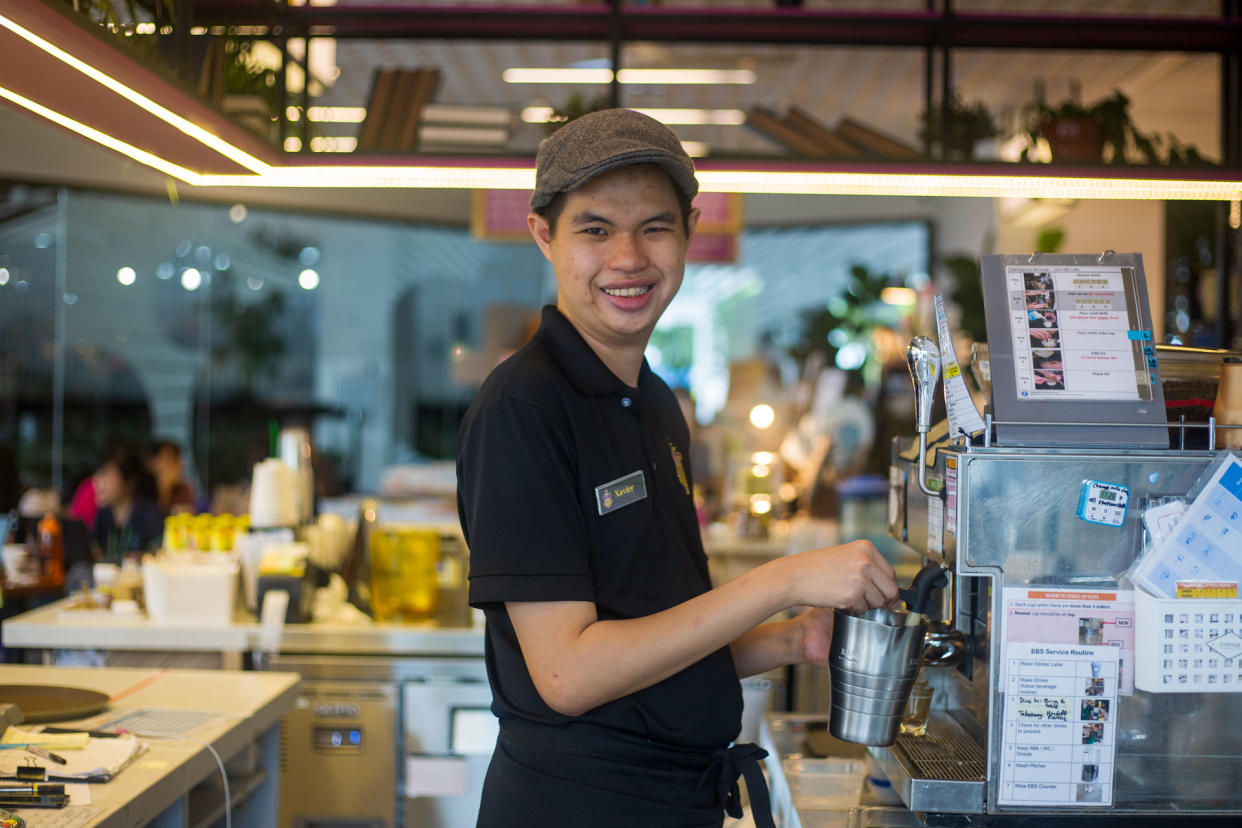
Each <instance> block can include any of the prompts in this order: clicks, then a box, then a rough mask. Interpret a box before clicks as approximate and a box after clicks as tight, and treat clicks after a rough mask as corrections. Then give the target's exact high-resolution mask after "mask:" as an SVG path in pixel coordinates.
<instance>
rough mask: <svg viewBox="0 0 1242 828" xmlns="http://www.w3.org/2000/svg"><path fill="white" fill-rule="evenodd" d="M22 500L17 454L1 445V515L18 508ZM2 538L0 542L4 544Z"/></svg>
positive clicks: (11, 448) (10, 448)
mask: <svg viewBox="0 0 1242 828" xmlns="http://www.w3.org/2000/svg"><path fill="white" fill-rule="evenodd" d="M21 499H22V479H21V476H20V475H19V474H18V473H17V454H16V453H15V452H14V451H13V447H12V446H9V445H0V515H5V514H8V513H9V512H11V511H13V510H14V509H16V508H17V504H18V501H20V500H21ZM3 540H4V539H3V538H0V542H3Z"/></svg>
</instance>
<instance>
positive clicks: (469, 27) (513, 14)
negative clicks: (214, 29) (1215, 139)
mask: <svg viewBox="0 0 1242 828" xmlns="http://www.w3.org/2000/svg"><path fill="white" fill-rule="evenodd" d="M617 17H618V18H619V19H618V20H617V22H616V23H615V25H619V26H620V28H621V36H622V38H623V39H625V40H637V41H654V42H682V43H777V44H780V43H785V44H804V45H814V44H821V45H847V46H889V47H901V46H909V47H919V48H922V47H926V46H929V45H941V44H944V43H946V42H947V43H948V44H949V45H951V46H954V47H958V48H1013V49H1018V48H1021V49H1110V50H1150V51H1188V52H1216V51H1228V50H1233V49H1237V48H1238V45H1239V44H1240V43H1242V20H1239V19H1230V18H1221V17H1175V16H1132V15H1127V16H1105V15H1055V14H1050V15H1018V14H997V13H987V14H978V13H975V14H971V13H965V14H959V13H951V14H945V13H943V12H931V11H896V12H893V11H875V12H839V11H821V10H805V9H714V10H713V9H678V8H651V7H642V8H625V9H623V10H622V11H621V12H620V14H619V15H618V16H617ZM194 24H195V25H198V26H267V27H272V28H277V27H279V29H280V31H281V32H282V33H283V34H286V35H294V36H296V35H300V34H306V33H309V34H311V35H321V36H331V37H339V38H376V39H428V38H435V39H458V40H549V41H565V40H588V41H590V40H602V41H606V40H608V39H609V37H610V36H611V34H612V32H613V28H612V27H613V26H614V17H613V13H612V11H611V10H610V9H609V7H608V6H607V5H604V4H600V5H598V6H581V7H543V6H539V7H514V6H497V7H490V8H489V7H482V6H463V7H454V6H414V5H407V6H402V5H393V6H299V7H293V8H290V7H274V6H272V5H270V4H268V3H266V2H253V0H199V2H196V3H195V5H194Z"/></svg>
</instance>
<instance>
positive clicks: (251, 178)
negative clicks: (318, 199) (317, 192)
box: [197, 165, 535, 190]
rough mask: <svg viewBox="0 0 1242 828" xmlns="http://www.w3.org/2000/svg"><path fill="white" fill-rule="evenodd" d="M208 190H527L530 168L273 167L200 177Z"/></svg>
mask: <svg viewBox="0 0 1242 828" xmlns="http://www.w3.org/2000/svg"><path fill="white" fill-rule="evenodd" d="M197 183H199V184H201V185H203V186H208V187H327V188H339V187H374V188H396V189H406V188H410V187H424V188H428V189H463V190H473V189H486V190H531V189H534V187H535V170H534V168H532V167H517V168H511V167H361V166H336V165H331V166H329V165H324V166H322V167H293V166H290V167H274V168H273V169H272V170H271V171H270V172H269V173H267V174H266V175H262V176H258V175H201V176H198V182H197Z"/></svg>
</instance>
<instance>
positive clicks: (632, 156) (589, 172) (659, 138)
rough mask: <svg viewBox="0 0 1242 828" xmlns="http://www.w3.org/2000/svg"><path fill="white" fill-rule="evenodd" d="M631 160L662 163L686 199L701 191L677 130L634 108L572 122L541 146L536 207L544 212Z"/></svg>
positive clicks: (533, 206) (537, 161)
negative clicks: (559, 197) (556, 199)
mask: <svg viewBox="0 0 1242 828" xmlns="http://www.w3.org/2000/svg"><path fill="white" fill-rule="evenodd" d="M630 164H656V165H657V166H659V167H660V168H661V169H663V170H664V171H665V172H666V173H668V175H669V178H671V179H673V183H674V184H676V185H677V187H678V189H680V190H681V191H682V192H683V193H685V194H686V198H689V199H693V198H694V196H695V195H696V194H697V193H698V191H699V182H698V180H697V179H696V178H695V177H694V162H693V161H691V160H690V156H689V155H687V154H686V151H685V150H684V149H682V147H681V141H680V140H678V138H677V136H676V135H674V134H673V131H672V130H671V129H669V128H668V127H666V126H665V125H664V124H662V123H660V122H659V121H657V120H656V119H654V118H651V117H648V116H647V115H643V114H642V113H640V112H635V111H634V110H632V109H605V110H602V111H599V112H592V113H590V114H589V115H583V116H582V117H581V118H576V119H574V120H572V121H570V122H569V123H568V124H566V125H565V126H563V127H561V128H560V129H558V130H557V131H556V132H554V133H552V134H551V135H550V136H548V137H547V138H545V139H544V140H543V142H542V143H541V144H540V145H539V154H538V156H536V159H535V192H534V193H533V194H532V195H531V197H530V207H531V209H532V210H538V209H539V208H541V207H544V206H546V205H547V204H548V203H549V202H551V201H552V199H553V198H554V197H555V196H556V195H557V194H558V193H568V192H571V191H573V190H576V189H578V188H579V187H581V186H582V185H583V184H586V183H587V182H588V181H590V180H591V179H593V178H595V177H597V176H599V175H601V174H602V173H606V172H608V171H609V170H615V169H616V168H617V167H625V166H628V165H630Z"/></svg>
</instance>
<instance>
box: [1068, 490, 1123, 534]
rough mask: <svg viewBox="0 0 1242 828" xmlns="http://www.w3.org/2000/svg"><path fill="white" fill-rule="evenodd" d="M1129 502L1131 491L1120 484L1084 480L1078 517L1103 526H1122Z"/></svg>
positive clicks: (1079, 497)
mask: <svg viewBox="0 0 1242 828" xmlns="http://www.w3.org/2000/svg"><path fill="white" fill-rule="evenodd" d="M1129 500H1130V490H1129V489H1127V488H1126V487H1125V486H1122V485H1121V484H1119V483H1104V482H1101V481H1099V480H1084V481H1083V482H1082V489H1081V490H1080V491H1079V494H1078V517H1080V518H1082V519H1083V520H1085V521H1087V522H1088V523H1098V524H1100V525H1102V526H1121V525H1122V524H1123V523H1125V522H1126V504H1127V503H1128V502H1129Z"/></svg>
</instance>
